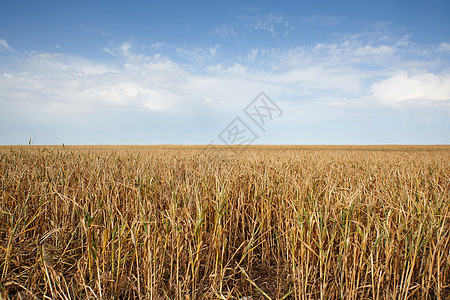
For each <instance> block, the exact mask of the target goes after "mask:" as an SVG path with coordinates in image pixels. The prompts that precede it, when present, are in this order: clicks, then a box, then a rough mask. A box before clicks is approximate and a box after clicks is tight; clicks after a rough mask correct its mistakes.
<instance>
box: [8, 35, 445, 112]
mask: <svg viewBox="0 0 450 300" xmlns="http://www.w3.org/2000/svg"><path fill="white" fill-rule="evenodd" d="M166 46H167V45H164V47H166ZM109 47H111V48H105V51H106V52H108V53H110V54H111V55H113V56H114V59H113V62H112V63H110V64H105V63H98V62H95V61H92V60H89V59H86V58H82V57H77V56H70V55H66V54H64V53H38V52H31V53H28V54H26V56H25V57H21V58H20V59H17V58H14V59H17V61H14V62H11V64H15V65H16V66H17V67H16V69H15V70H8V72H4V73H0V104H2V105H4V107H8V109H9V111H7V110H4V111H3V112H2V114H3V115H6V114H8V115H17V116H19V115H20V116H22V117H24V116H23V113H22V111H23V108H24V107H27V108H28V110H29V115H30V116H32V118H38V119H39V120H44V119H45V120H49V119H51V116H54V115H62V116H65V118H67V119H70V118H72V119H74V120H76V119H77V118H82V116H83V114H85V113H86V112H90V113H101V112H103V113H107V112H108V111H111V110H114V109H120V110H125V111H132V112H143V111H144V112H152V113H157V114H160V115H167V114H178V115H179V116H181V115H183V116H185V115H195V114H196V113H197V112H198V111H206V112H207V115H208V116H215V115H216V114H222V113H227V112H228V113H230V112H233V113H239V112H241V111H242V109H243V108H244V107H245V106H246V104H248V102H249V101H251V100H253V99H254V97H255V96H256V95H257V94H258V93H259V92H260V91H265V92H266V93H267V94H268V95H270V96H271V97H272V98H273V99H275V100H277V101H280V102H281V103H283V105H284V106H285V107H287V110H289V111H288V112H286V118H291V119H292V120H295V119H296V118H304V119H308V120H310V119H314V118H315V119H320V118H325V116H326V117H327V118H329V117H331V116H336V115H337V114H345V110H346V109H347V108H352V109H354V108H355V107H358V109H360V111H364V107H366V112H367V111H368V110H369V107H373V106H378V107H383V106H384V107H387V106H389V105H390V104H392V103H399V102H407V103H409V104H410V105H414V104H415V103H421V105H423V103H436V102H439V103H445V101H447V100H449V98H450V76H449V73H448V72H444V71H441V72H432V71H429V70H426V65H422V66H421V68H422V69H421V70H422V71H420V72H419V71H417V64H416V65H414V64H412V65H413V67H411V68H406V67H405V63H411V61H410V60H408V59H407V58H404V59H400V61H397V60H391V57H395V56H399V55H400V54H399V53H398V48H397V47H398V46H397V44H396V43H391V44H387V43H381V44H380V43H378V44H376V43H363V42H361V41H359V40H358V39H356V38H355V39H349V38H348V37H347V38H346V39H344V40H342V41H340V42H339V41H337V42H335V43H318V44H316V45H315V46H312V47H306V46H300V47H295V48H286V49H278V48H270V49H262V48H259V49H257V48H254V49H251V50H249V51H248V52H247V53H246V54H244V55H243V56H242V57H240V58H239V59H238V58H236V57H232V58H229V59H223V53H222V52H223V51H222V48H221V47H219V45H214V46H210V47H204V48H194V49H186V48H181V47H178V48H176V47H173V46H172V47H171V49H176V55H177V57H175V58H174V57H168V56H164V55H161V54H154V55H148V54H142V53H135V52H134V51H135V49H136V48H137V47H133V44H132V43H131V42H128V41H127V42H124V43H122V44H120V45H119V46H116V47H112V46H109ZM167 47H169V46H167ZM405 47H406V46H405ZM150 48H152V47H150ZM111 49H112V50H111ZM152 49H157V50H158V49H159V46H155V47H153V48H152ZM180 57H183V58H184V59H185V60H183V63H180V62H179V59H178V60H177V58H180ZM177 61H178V62H177ZM361 64H364V67H361ZM377 70H379V71H377ZM408 101H409V102H408ZM338 107H339V109H337V108H338ZM14 109H16V111H13V110H14ZM300 112H301V113H300ZM24 118H25V117H24Z"/></svg>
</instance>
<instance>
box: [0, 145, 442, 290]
mask: <svg viewBox="0 0 450 300" xmlns="http://www.w3.org/2000/svg"><path fill="white" fill-rule="evenodd" d="M202 150H203V147H200V146H102V147H97V146H95V147H87V146H86V147H81V146H80V147H74V146H68V145H64V147H61V146H59V147H57V146H53V147H42V146H41V147H39V146H27V147H0V181H1V182H0V184H1V194H0V197H1V198H0V210H1V211H0V263H1V264H0V272H1V280H0V289H1V295H2V297H3V298H5V299H6V298H35V299H42V298H47V299H48V298H52V299H81V298H83V299H85V298H104V299H112V298H115V299H124V298H135V299H239V298H241V299H244V297H248V298H247V299H250V297H252V299H266V298H267V299H412V298H413V299H414V298H421V299H423V298H425V299H448V298H449V297H450V200H449V190H450V166H449V163H448V161H449V160H448V159H449V153H450V152H449V150H450V147H449V146H320V147H319V146H302V147H301V146H253V147H249V148H247V149H245V150H244V151H242V152H241V153H238V152H235V151H236V150H239V151H241V150H243V149H241V148H234V149H229V148H224V147H214V148H213V149H209V151H206V152H205V151H202Z"/></svg>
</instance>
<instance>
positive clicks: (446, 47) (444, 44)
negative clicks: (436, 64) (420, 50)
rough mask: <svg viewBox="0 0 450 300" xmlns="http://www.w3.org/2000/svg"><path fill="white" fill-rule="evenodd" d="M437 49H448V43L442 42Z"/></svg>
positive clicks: (449, 45)
mask: <svg viewBox="0 0 450 300" xmlns="http://www.w3.org/2000/svg"><path fill="white" fill-rule="evenodd" d="M437 49H438V50H439V51H450V44H449V43H446V42H442V43H441V44H440V45H439V46H438V48H437Z"/></svg>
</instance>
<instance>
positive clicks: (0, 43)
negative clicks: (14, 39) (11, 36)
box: [0, 39, 14, 52]
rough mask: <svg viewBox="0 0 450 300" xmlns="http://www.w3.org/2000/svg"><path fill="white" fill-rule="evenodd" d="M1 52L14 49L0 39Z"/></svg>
mask: <svg viewBox="0 0 450 300" xmlns="http://www.w3.org/2000/svg"><path fill="white" fill-rule="evenodd" d="M0 51H10V52H11V51H14V49H13V48H12V47H11V46H9V45H8V43H7V42H6V40H4V39H0Z"/></svg>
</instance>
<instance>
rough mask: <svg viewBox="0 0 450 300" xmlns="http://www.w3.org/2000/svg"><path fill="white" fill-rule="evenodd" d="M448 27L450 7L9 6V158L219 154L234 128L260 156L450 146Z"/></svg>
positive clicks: (3, 46)
mask: <svg viewBox="0 0 450 300" xmlns="http://www.w3.org/2000/svg"><path fill="white" fill-rule="evenodd" d="M449 15H450V2H448V1H277V2H276V1H197V2H186V1H164V2H163V1H161V2H150V1H128V2H124V1H9V0H6V1H5V0H4V1H2V2H1V3H0V144H12V145H15V144H27V143H28V141H29V138H30V136H31V137H32V138H33V139H34V143H35V144H60V143H62V142H64V143H65V144H208V143H210V142H213V143H215V144H223V143H224V141H223V140H221V139H220V137H219V135H220V133H221V132H223V130H225V129H229V128H231V127H232V126H231V127H230V126H229V125H230V122H232V121H233V120H234V119H235V118H236V117H239V118H240V120H241V121H242V122H243V123H245V124H246V125H247V126H248V127H250V128H251V130H253V131H254V133H255V135H257V137H258V138H257V139H256V140H255V141H254V143H255V144H449V143H450V134H449V132H450V18H448V16H449ZM262 91H263V92H265V94H266V95H267V96H268V97H270V99H271V100H272V101H273V103H275V104H276V105H277V106H278V107H279V108H280V109H281V110H282V114H281V115H280V116H278V115H277V116H272V117H273V118H271V119H270V118H267V119H266V121H267V122H266V127H265V128H264V130H262V129H261V128H260V127H258V126H257V125H256V123H255V122H254V120H252V119H251V117H249V115H247V114H245V111H244V109H245V108H246V107H247V106H248V105H249V104H250V103H252V101H253V100H254V99H255V97H257V96H258V95H259V94H260V92H262ZM253 103H257V102H253ZM231 125H232V124H231ZM225 143H226V141H225Z"/></svg>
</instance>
